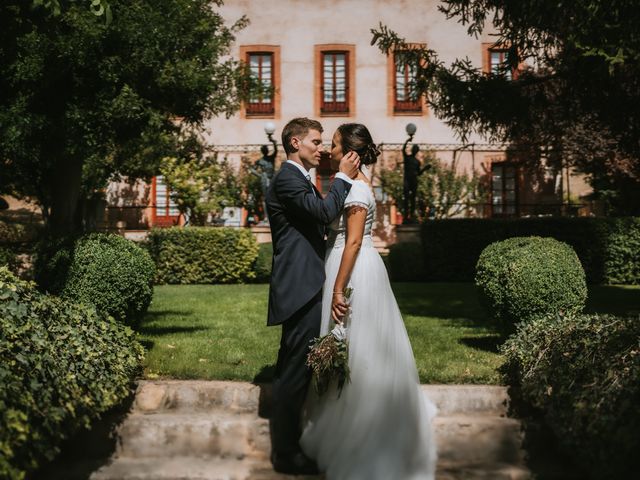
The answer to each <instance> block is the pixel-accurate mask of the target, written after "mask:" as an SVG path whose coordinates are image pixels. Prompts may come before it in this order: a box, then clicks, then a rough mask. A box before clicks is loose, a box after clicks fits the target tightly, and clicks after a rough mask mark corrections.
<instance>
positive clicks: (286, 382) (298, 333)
mask: <svg viewBox="0 0 640 480" xmlns="http://www.w3.org/2000/svg"><path fill="white" fill-rule="evenodd" d="M321 313H322V290H321V291H319V292H318V293H317V294H316V295H315V296H314V297H313V298H312V299H311V300H310V301H309V302H308V303H307V304H306V305H305V306H304V307H302V308H301V309H300V310H298V311H297V312H296V313H295V314H294V315H293V316H292V317H291V318H289V319H288V320H287V321H286V322H284V323H283V324H282V337H281V338H280V350H279V351H278V361H277V363H276V374H275V378H274V381H273V403H272V409H271V418H270V422H269V423H270V430H271V448H272V452H275V453H276V454H277V455H289V454H293V453H297V452H300V444H299V441H300V436H301V435H302V425H301V421H302V419H301V415H302V408H303V406H304V402H305V399H306V395H307V390H308V388H309V382H310V380H311V370H310V369H309V368H308V367H307V366H306V361H307V354H308V353H309V346H310V344H311V341H312V340H313V339H314V338H316V337H317V336H318V335H320V320H321Z"/></svg>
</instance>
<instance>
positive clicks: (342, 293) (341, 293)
mask: <svg viewBox="0 0 640 480" xmlns="http://www.w3.org/2000/svg"><path fill="white" fill-rule="evenodd" d="M333 293H334V294H336V293H339V294H340V295H344V292H337V291H335V290H334V291H333Z"/></svg>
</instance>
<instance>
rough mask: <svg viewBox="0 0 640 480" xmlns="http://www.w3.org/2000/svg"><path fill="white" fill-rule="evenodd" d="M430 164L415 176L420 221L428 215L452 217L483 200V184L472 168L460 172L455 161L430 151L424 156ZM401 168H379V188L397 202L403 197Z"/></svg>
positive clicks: (430, 216) (437, 217)
mask: <svg viewBox="0 0 640 480" xmlns="http://www.w3.org/2000/svg"><path fill="white" fill-rule="evenodd" d="M424 161H425V162H426V163H428V164H429V165H430V168H429V169H428V170H427V171H426V172H425V173H423V174H422V175H420V177H419V178H418V192H417V195H416V210H417V211H416V214H417V215H416V216H417V219H418V220H419V221H420V222H424V221H425V220H428V219H429V218H436V219H442V218H452V217H456V216H459V215H461V214H463V213H465V212H467V211H469V210H470V209H471V208H472V207H473V206H474V205H475V204H476V203H477V202H478V201H479V200H482V189H481V187H482V185H481V182H480V178H479V177H478V175H477V173H476V172H475V171H473V172H471V174H469V173H467V172H459V171H458V165H457V162H456V161H455V160H454V161H453V162H451V163H445V162H442V161H440V160H438V159H437V158H435V157H434V155H433V154H432V153H431V152H427V153H426V158H425V160H424ZM402 182H403V172H402V169H401V168H400V169H398V168H395V169H385V170H382V171H381V172H380V184H381V186H382V191H383V192H384V193H386V194H387V195H389V197H391V199H392V200H393V202H394V203H395V204H396V205H398V206H400V205H402V198H403V188H402Z"/></svg>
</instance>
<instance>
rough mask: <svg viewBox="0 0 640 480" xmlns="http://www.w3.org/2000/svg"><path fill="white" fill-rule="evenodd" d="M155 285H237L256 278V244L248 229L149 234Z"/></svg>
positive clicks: (191, 229) (167, 230)
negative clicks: (154, 269) (154, 270)
mask: <svg viewBox="0 0 640 480" xmlns="http://www.w3.org/2000/svg"><path fill="white" fill-rule="evenodd" d="M147 247H148V249H149V253H150V254H151V257H152V258H153V260H154V262H155V264H156V283H160V284H162V283H171V284H194V283H238V282H245V281H248V280H253V279H254V278H255V277H256V273H255V271H254V265H255V262H256V259H257V258H258V244H257V243H256V240H255V238H254V236H253V234H252V233H251V232H250V231H249V230H248V229H235V228H210V227H188V228H182V227H173V228H162V229H160V228H158V229H153V230H151V231H150V232H149V237H148V243H147Z"/></svg>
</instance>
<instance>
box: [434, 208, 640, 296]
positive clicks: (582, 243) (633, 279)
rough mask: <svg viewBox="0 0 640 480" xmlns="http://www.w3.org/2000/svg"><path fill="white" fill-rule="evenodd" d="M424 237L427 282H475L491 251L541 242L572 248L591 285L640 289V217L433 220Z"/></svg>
mask: <svg viewBox="0 0 640 480" xmlns="http://www.w3.org/2000/svg"><path fill="white" fill-rule="evenodd" d="M421 235H422V246H423V251H424V261H425V263H424V265H425V273H424V278H425V279H426V280H431V281H461V282H471V281H473V278H474V273H475V266H476V263H477V261H478V258H479V256H480V253H481V252H482V250H483V249H484V248H485V247H486V246H487V245H489V244H491V243H493V242H496V241H499V240H505V239H507V238H510V237H525V236H540V237H552V238H555V239H556V240H559V241H561V242H565V243H567V244H569V245H571V246H572V247H573V248H574V250H575V251H576V253H577V255H578V258H579V259H580V262H581V263H582V266H583V268H584V270H585V273H586V275H587V281H588V282H589V283H608V284H616V283H618V284H635V285H638V284H640V218H638V217H625V218H524V219H451V220H433V221H428V222H425V223H424V224H423V225H422V230H421Z"/></svg>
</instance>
